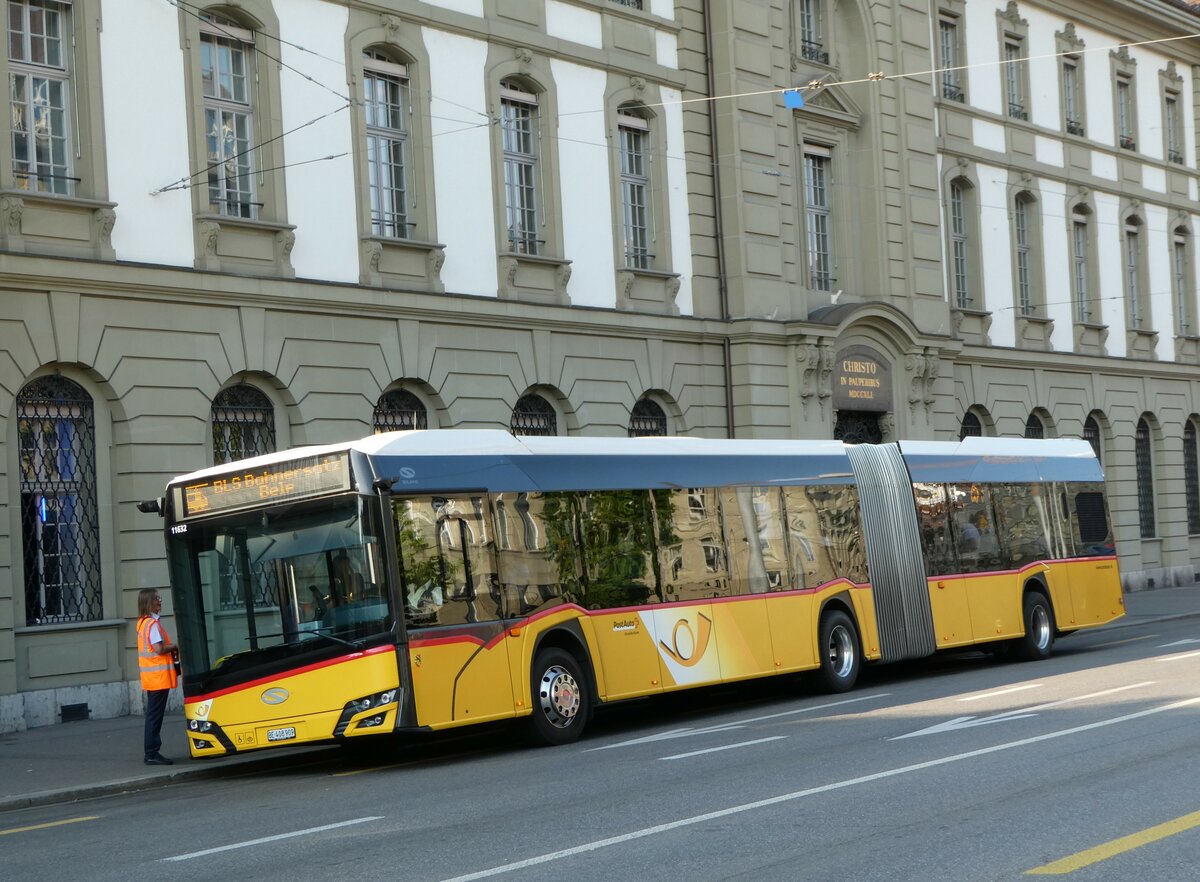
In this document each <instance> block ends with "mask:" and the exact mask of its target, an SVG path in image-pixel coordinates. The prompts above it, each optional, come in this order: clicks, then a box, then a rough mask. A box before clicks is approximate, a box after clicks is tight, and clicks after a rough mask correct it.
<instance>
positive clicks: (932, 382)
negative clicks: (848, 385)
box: [925, 349, 942, 410]
mask: <svg viewBox="0 0 1200 882" xmlns="http://www.w3.org/2000/svg"><path fill="white" fill-rule="evenodd" d="M941 372H942V360H941V359H940V358H939V357H938V354H937V351H936V350H934V349H927V350H926V351H925V408H926V410H928V409H930V408H932V407H933V402H935V401H936V400H937V394H936V393H935V392H934V389H935V388H936V386H937V380H938V377H939V376H940V375H941Z"/></svg>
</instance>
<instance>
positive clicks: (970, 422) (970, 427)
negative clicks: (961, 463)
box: [958, 410, 983, 441]
mask: <svg viewBox="0 0 1200 882" xmlns="http://www.w3.org/2000/svg"><path fill="white" fill-rule="evenodd" d="M982 436H983V423H981V422H979V417H978V416H976V415H975V414H973V413H971V411H969V410H968V411H967V412H966V413H964V414H963V418H962V425H961V426H960V427H959V429H958V440H959V441H961V440H962V439H963V438H980V437H982Z"/></svg>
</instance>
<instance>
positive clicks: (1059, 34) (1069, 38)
mask: <svg viewBox="0 0 1200 882" xmlns="http://www.w3.org/2000/svg"><path fill="white" fill-rule="evenodd" d="M1054 36H1055V38H1056V39H1058V40H1060V41H1061V42H1062V43H1064V44H1066V46H1067V48H1068V49H1072V50H1079V49H1083V47H1084V46H1085V45H1086V44H1085V43H1084V42H1083V38H1082V37H1080V36H1079V34H1077V33H1075V22H1073V21H1069V22H1067V24H1066V26H1065V27H1064V28H1063V29H1062V30H1061V31H1055V32H1054Z"/></svg>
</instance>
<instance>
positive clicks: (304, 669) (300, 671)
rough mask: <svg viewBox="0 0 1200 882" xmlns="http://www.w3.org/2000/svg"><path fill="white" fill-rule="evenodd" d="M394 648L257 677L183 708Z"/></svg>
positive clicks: (192, 700) (191, 700)
mask: <svg viewBox="0 0 1200 882" xmlns="http://www.w3.org/2000/svg"><path fill="white" fill-rule="evenodd" d="M395 651H396V647H395V646H394V645H393V644H391V643H389V644H387V645H386V646H376V647H373V648H371V649H364V650H363V651H362V652H354V653H351V654H350V655H342V656H338V657H337V658H331V659H329V660H328V661H323V662H316V663H314V664H311V665H305V666H304V667H302V668H293V669H292V670H289V671H285V672H284V673H281V674H275V675H273V676H270V677H259V678H258V679H257V680H251V681H249V682H248V683H241V684H239V685H237V686H230V687H229V688H228V689H218V690H217V691H216V692H207V693H205V694H204V695H196V696H191V697H188V698H186V699H185V700H184V706H185V707H186V706H187V705H190V704H198V703H200V702H202V701H209V700H210V699H213V698H219V697H221V696H222V695H232V694H233V693H234V692H241V691H243V690H245V689H254V688H256V687H258V686H262V685H264V684H265V683H275V682H278V681H279V680H282V679H284V678H286V677H295V676H297V675H299V674H307V673H308V672H309V671H317V670H320V669H321V668H328V667H332V666H333V665H340V664H345V663H346V662H351V661H356V660H358V659H360V658H366V657H367V656H369V655H379V654H380V653H381V652H395Z"/></svg>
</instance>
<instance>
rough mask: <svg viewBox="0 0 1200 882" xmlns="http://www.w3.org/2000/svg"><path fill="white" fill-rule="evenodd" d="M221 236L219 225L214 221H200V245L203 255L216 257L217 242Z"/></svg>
mask: <svg viewBox="0 0 1200 882" xmlns="http://www.w3.org/2000/svg"><path fill="white" fill-rule="evenodd" d="M220 238H221V225H220V224H219V223H217V222H216V221H201V222H200V246H201V248H203V249H204V256H205V257H212V258H214V259H215V258H216V256H217V242H218V241H219V240H220Z"/></svg>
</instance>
